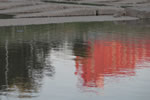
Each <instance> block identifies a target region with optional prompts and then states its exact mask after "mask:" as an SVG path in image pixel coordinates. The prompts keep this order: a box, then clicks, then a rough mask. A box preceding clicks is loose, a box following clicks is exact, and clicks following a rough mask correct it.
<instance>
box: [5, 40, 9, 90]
mask: <svg viewBox="0 0 150 100" xmlns="http://www.w3.org/2000/svg"><path fill="white" fill-rule="evenodd" d="M5 50H6V66H5V76H6V77H5V82H6V86H7V88H8V65H9V62H8V40H6V43H5Z"/></svg>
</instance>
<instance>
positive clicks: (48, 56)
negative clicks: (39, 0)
mask: <svg viewBox="0 0 150 100" xmlns="http://www.w3.org/2000/svg"><path fill="white" fill-rule="evenodd" d="M149 76H150V21H149V20H139V21H118V22H88V23H64V24H49V25H30V26H12V27H0V100H100V99H104V100H148V99H149V97H150V77H149Z"/></svg>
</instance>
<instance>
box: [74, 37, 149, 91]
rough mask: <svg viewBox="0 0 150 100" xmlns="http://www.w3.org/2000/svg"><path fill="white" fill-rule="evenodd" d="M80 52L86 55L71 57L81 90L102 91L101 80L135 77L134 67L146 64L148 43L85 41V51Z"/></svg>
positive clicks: (143, 41)
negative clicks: (97, 88)
mask: <svg viewBox="0 0 150 100" xmlns="http://www.w3.org/2000/svg"><path fill="white" fill-rule="evenodd" d="M80 52H87V53H88V56H86V57H83V56H80V55H77V54H76V53H75V55H76V59H75V63H76V72H75V74H76V75H77V76H78V77H79V83H80V84H82V86H83V87H99V88H103V87H104V81H105V77H115V78H117V77H129V76H135V74H136V72H135V69H136V68H137V66H136V65H137V63H138V64H139V63H141V64H142V63H143V62H150V41H149V40H144V39H143V40H140V41H134V39H133V40H130V39H128V41H121V40H120V41H117V40H112V41H109V40H95V41H92V42H91V41H89V42H88V44H87V49H86V51H85V50H84V51H80ZM144 66H145V65H143V66H140V67H141V68H142V67H144ZM138 67H139V66H138ZM145 67H146V66H145ZM82 86H81V87H82Z"/></svg>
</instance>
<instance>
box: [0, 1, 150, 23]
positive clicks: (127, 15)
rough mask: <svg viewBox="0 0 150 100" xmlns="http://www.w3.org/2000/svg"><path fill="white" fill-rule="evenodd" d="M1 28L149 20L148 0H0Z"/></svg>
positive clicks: (149, 5) (149, 3)
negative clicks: (5, 16)
mask: <svg viewBox="0 0 150 100" xmlns="http://www.w3.org/2000/svg"><path fill="white" fill-rule="evenodd" d="M1 15H3V16H4V15H11V16H13V19H11V18H10V17H8V19H3V18H1V19H0V26H10V25H28V24H29V25H30V24H44V23H45V24H48V23H64V22H79V21H82V22H85V21H88V22H89V21H114V20H134V19H144V18H150V1H148V0H92V2H91V0H59V1H58V0H57V1H56V0H7V1H6V0H0V16H1Z"/></svg>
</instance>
